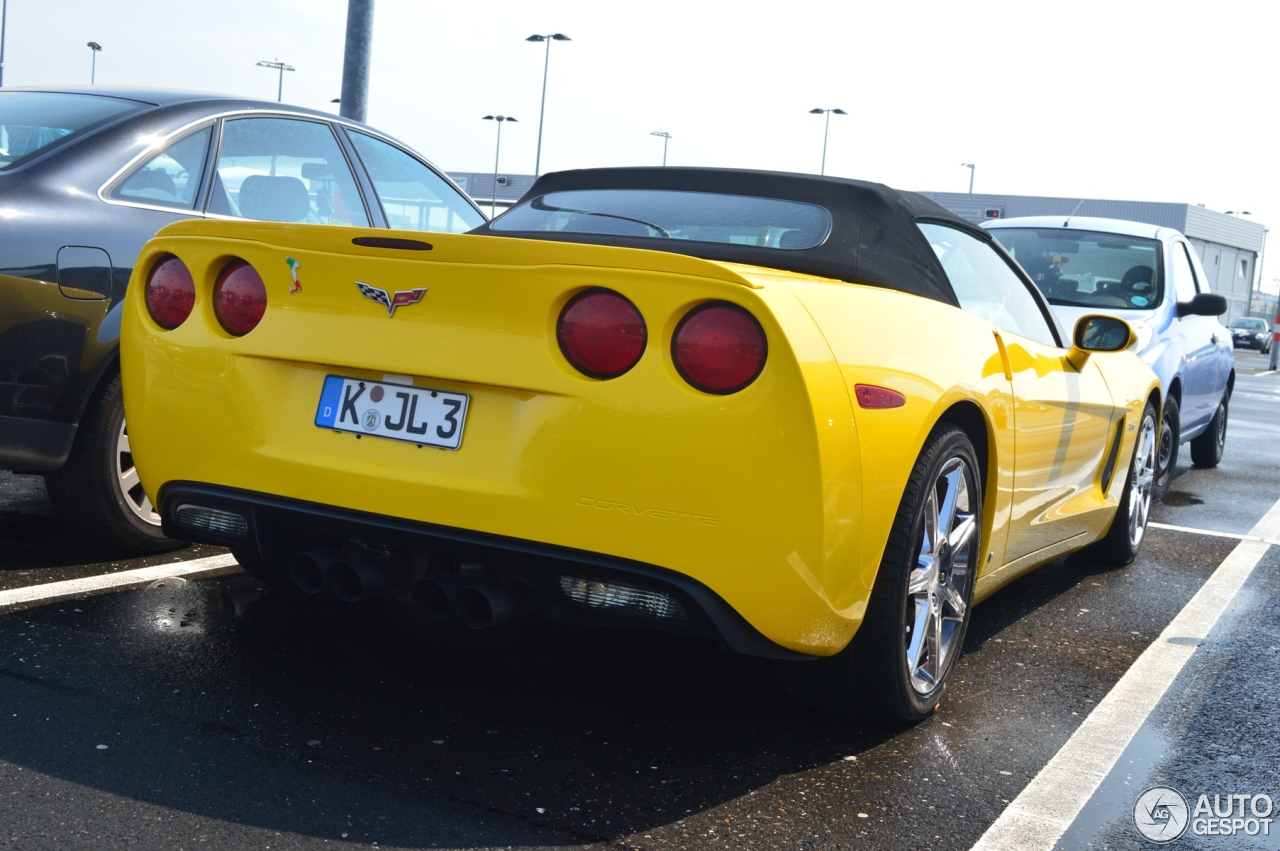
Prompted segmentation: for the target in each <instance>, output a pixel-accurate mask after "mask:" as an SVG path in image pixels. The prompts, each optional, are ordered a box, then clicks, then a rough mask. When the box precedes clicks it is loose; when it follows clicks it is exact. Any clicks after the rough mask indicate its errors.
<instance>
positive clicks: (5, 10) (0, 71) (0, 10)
mask: <svg viewBox="0 0 1280 851" xmlns="http://www.w3.org/2000/svg"><path fill="white" fill-rule="evenodd" d="M8 17H9V0H0V86H3V85H4V30H5V21H6V19H7V18H8Z"/></svg>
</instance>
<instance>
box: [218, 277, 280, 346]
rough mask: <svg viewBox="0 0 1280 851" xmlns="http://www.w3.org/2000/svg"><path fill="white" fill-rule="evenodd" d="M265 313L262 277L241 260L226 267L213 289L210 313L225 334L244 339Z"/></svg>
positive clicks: (265, 296)
mask: <svg viewBox="0 0 1280 851" xmlns="http://www.w3.org/2000/svg"><path fill="white" fill-rule="evenodd" d="M266 310H267V287H266V285H265V284H263V283H262V276H261V275H259V274H258V270H256V269H254V268H253V267H252V266H250V265H249V264H248V263H246V262H244V261H243V260H237V261H235V262H234V263H230V264H228V265H227V268H225V269H223V270H222V274H221V275H219V276H218V282H217V283H216V284H214V285H213V312H214V315H216V316H217V317H218V323H219V324H220V325H222V327H223V328H225V329H226V330H227V333H228V334H235V335H236V336H237V337H241V336H244V335H245V334H248V333H249V332H250V331H252V330H253V329H254V328H257V327H258V323H259V322H260V321H262V314H263V313H265V312H266Z"/></svg>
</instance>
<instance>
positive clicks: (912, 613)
mask: <svg viewBox="0 0 1280 851" xmlns="http://www.w3.org/2000/svg"><path fill="white" fill-rule="evenodd" d="M980 481H981V480H980V478H979V476H978V459H977V455H976V453H975V452H974V450H973V444H972V443H971V442H970V441H969V438H968V437H967V436H966V435H965V434H964V432H962V431H960V430H959V429H958V428H956V427H954V426H951V425H940V426H939V427H937V428H936V429H935V430H934V432H933V434H931V435H930V437H929V440H928V442H927V443H926V444H925V447H924V450H923V451H922V452H921V453H920V457H919V459H917V461H916V464H915V467H914V468H913V469H912V472H911V477H910V479H909V480H908V481H907V486H906V489H905V490H904V492H903V495H902V502H901V503H900V505H899V507H898V513H897V516H896V517H895V519H894V522H893V527H892V529H891V530H890V532H889V540H888V544H887V546H886V547H885V553H884V557H883V558H882V559H881V562H880V569H879V571H878V573H877V575H876V581H875V585H874V587H873V588H872V592H871V599H870V601H869V603H868V605H867V612H866V615H865V617H864V618H863V621H862V626H861V627H860V628H859V630H858V632H857V634H856V635H855V636H854V638H853V640H852V641H851V642H850V643H849V645H848V646H847V647H845V649H844V650H842V651H840V652H839V653H837V654H836V655H835V656H831V657H829V658H825V659H819V660H817V661H815V662H794V663H787V665H788V668H785V669H784V671H783V673H784V677H785V678H786V680H787V681H788V685H790V686H792V687H793V688H795V689H797V690H798V691H799V692H800V696H801V697H802V698H804V699H805V700H807V701H808V702H810V703H814V704H817V705H820V706H822V707H823V708H827V709H833V710H836V711H840V712H850V711H854V712H857V713H858V714H861V715H863V716H864V717H867V718H870V719H872V720H874V721H879V722H887V723H890V724H893V725H900V724H903V723H906V724H915V723H917V722H919V721H922V720H924V719H925V718H927V717H928V716H929V715H930V714H931V713H932V712H933V711H934V710H935V709H936V708H937V706H938V702H939V701H940V700H941V699H942V693H943V690H944V688H945V687H946V680H947V676H948V674H950V672H951V669H952V668H953V666H954V665H955V661H956V658H957V657H958V656H959V655H960V648H961V647H962V646H963V645H964V636H965V631H966V630H967V629H968V626H969V618H970V611H971V609H972V604H973V587H974V578H975V575H976V571H977V568H978V562H979V558H980V554H981V552H982V546H981V545H982V540H981V538H982V487H981V484H980Z"/></svg>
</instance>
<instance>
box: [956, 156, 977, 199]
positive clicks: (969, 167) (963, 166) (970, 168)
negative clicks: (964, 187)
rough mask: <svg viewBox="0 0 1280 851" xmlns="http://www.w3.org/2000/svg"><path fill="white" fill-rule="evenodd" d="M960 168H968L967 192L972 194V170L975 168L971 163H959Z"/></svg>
mask: <svg viewBox="0 0 1280 851" xmlns="http://www.w3.org/2000/svg"><path fill="white" fill-rule="evenodd" d="M960 167H961V168H967V169H969V194H970V195H972V194H973V172H974V169H975V168H977V166H975V165H974V164H973V163H960Z"/></svg>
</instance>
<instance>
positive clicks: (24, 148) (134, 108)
mask: <svg viewBox="0 0 1280 851" xmlns="http://www.w3.org/2000/svg"><path fill="white" fill-rule="evenodd" d="M148 106H149V104H145V103H139V102H137V101H132V100H122V99H120V98H113V97H102V96H99V95H78V94H69V93H65V92H0V171H4V170H6V169H9V168H13V167H14V166H17V165H21V164H22V163H23V162H25V161H27V160H29V159H31V158H32V157H34V156H36V155H37V154H40V153H42V152H43V151H45V150H46V149H48V148H51V147H53V146H54V145H57V144H59V143H61V142H63V141H65V140H67V139H71V138H73V137H74V136H77V135H80V134H82V133H85V132H87V131H89V130H92V129H93V128H95V127H97V126H99V125H101V124H105V123H107V122H108V121H112V120H114V119H116V118H119V117H121V116H124V115H128V114H129V113H131V112H140V111H142V110H144V109H147V108H148Z"/></svg>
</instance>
